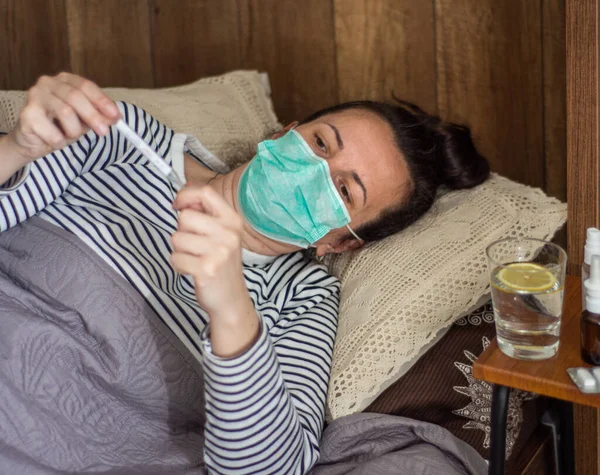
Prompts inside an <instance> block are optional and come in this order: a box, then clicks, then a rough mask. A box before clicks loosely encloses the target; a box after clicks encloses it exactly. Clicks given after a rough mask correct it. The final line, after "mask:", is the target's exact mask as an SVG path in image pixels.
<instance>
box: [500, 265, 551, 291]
mask: <svg viewBox="0 0 600 475" xmlns="http://www.w3.org/2000/svg"><path fill="white" fill-rule="evenodd" d="M496 277H497V279H498V280H499V281H500V282H501V283H502V284H504V285H505V286H506V287H508V288H509V289H511V290H516V291H519V292H532V293H533V292H544V291H545V290H549V289H551V288H552V287H554V285H555V284H556V276H555V275H554V274H553V273H552V272H550V271H549V270H548V269H546V268H545V267H544V266H541V265H539V264H532V263H531V262H515V263H514V264H509V265H507V266H506V267H504V268H503V269H501V270H500V272H498V274H497V276H496Z"/></svg>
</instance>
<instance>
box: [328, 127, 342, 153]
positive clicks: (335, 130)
mask: <svg viewBox="0 0 600 475" xmlns="http://www.w3.org/2000/svg"><path fill="white" fill-rule="evenodd" d="M325 123H326V124H327V125H328V126H329V127H331V130H333V133H334V134H335V139H336V140H337V144H338V147H339V148H344V142H343V141H342V137H341V136H340V131H339V130H338V129H337V127H336V126H335V125H331V124H330V123H329V122H325Z"/></svg>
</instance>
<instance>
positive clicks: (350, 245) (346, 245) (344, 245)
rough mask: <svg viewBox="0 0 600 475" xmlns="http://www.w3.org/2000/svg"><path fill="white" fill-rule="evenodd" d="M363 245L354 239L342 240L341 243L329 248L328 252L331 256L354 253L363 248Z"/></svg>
mask: <svg viewBox="0 0 600 475" xmlns="http://www.w3.org/2000/svg"><path fill="white" fill-rule="evenodd" d="M363 245H364V242H363V241H359V240H358V239H356V238H352V239H344V240H343V241H342V242H339V243H337V244H334V245H333V246H331V251H330V252H331V253H333V254H340V253H342V252H346V251H354V250H355V249H360V248H361V247H363Z"/></svg>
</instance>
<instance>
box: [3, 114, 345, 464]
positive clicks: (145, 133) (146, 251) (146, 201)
mask: <svg viewBox="0 0 600 475" xmlns="http://www.w3.org/2000/svg"><path fill="white" fill-rule="evenodd" d="M118 105H119V108H120V110H121V112H122V114H123V116H124V119H125V121H126V122H128V123H129V125H130V126H131V127H132V128H133V129H134V130H136V131H137V132H138V133H139V134H140V135H141V136H142V137H143V138H144V139H145V140H146V142H147V143H149V144H151V146H152V147H153V148H154V150H155V151H156V152H157V153H158V154H159V155H161V156H163V157H164V158H165V160H166V161H167V162H168V163H169V164H171V165H172V166H173V167H174V169H175V170H179V173H180V174H181V173H182V171H183V160H184V158H183V157H184V152H187V153H189V154H190V155H192V156H193V157H194V158H196V159H197V160H199V161H201V162H202V163H204V164H205V165H206V166H208V167H210V168H212V169H214V170H216V171H224V170H225V168H226V167H225V166H224V165H223V163H222V162H220V161H219V160H218V159H216V157H214V156H213V155H211V154H210V153H209V152H208V151H207V150H206V149H204V148H203V147H202V146H201V145H200V143H199V142H198V141H197V140H196V139H195V138H193V137H191V136H187V135H184V134H175V133H174V132H173V131H172V130H170V129H169V128H168V127H166V126H164V125H163V124H161V123H159V122H158V121H157V120H155V119H154V118H153V117H151V116H150V115H148V114H147V113H146V112H144V111H143V110H142V109H140V108H138V107H135V106H133V105H130V104H126V103H119V104H118ZM0 160H1V157H0ZM174 197H175V189H174V188H173V186H172V184H171V183H170V182H169V181H168V180H166V179H165V178H164V177H163V176H162V175H161V174H160V173H159V172H158V171H157V170H156V169H155V168H153V167H152V166H151V165H150V164H149V163H148V162H147V160H146V159H145V158H144V157H143V156H142V155H141V154H140V153H139V152H138V151H137V150H136V149H134V148H133V147H132V146H130V144H129V143H128V142H127V141H126V140H125V139H124V137H122V136H121V135H120V134H119V132H118V131H117V130H116V128H114V127H111V130H110V133H109V134H108V135H107V136H105V137H100V136H97V135H96V134H95V133H94V132H93V131H90V132H88V133H87V134H86V135H84V136H83V137H81V138H80V139H79V140H78V141H77V142H75V143H73V144H72V145H70V146H68V147H66V148H64V149H62V150H59V151H57V152H54V153H51V154H49V155H47V156H45V157H43V158H40V159H38V160H36V161H35V162H32V163H30V164H29V165H27V166H26V167H25V168H23V169H22V170H20V171H18V172H17V173H15V175H14V176H13V177H11V178H10V179H9V180H8V181H7V182H6V183H4V184H3V185H1V184H0V232H1V231H4V230H6V229H8V228H10V227H11V226H14V225H16V224H18V223H19V222H21V221H23V220H26V219H27V218H29V217H30V216H32V215H38V216H40V217H41V218H43V219H45V220H47V221H49V222H51V223H53V224H55V225H56V226H59V227H61V228H63V229H66V230H68V231H70V232H72V233H74V234H75V235H77V236H78V237H79V238H80V239H82V240H83V241H84V242H85V243H86V244H87V245H89V246H90V247H91V248H92V249H93V250H94V251H95V252H97V253H98V254H99V255H100V256H101V257H102V258H103V259H104V260H105V261H106V262H107V263H108V264H109V265H111V266H112V267H113V268H114V269H115V270H116V271H117V272H118V273H119V274H121V275H122V276H123V277H124V278H125V279H126V280H127V281H129V282H130V283H131V285H133V286H134V287H135V288H136V289H137V290H138V291H139V292H140V293H141V294H142V295H143V296H144V298H145V299H146V301H147V302H148V303H149V305H150V306H151V307H152V308H153V309H154V310H155V311H156V313H157V314H158V316H159V317H160V318H161V319H162V321H163V322H164V323H165V325H167V326H168V327H169V328H170V329H171V330H172V331H173V332H174V333H175V334H176V335H177V336H178V337H179V338H180V339H181V340H182V341H183V343H184V344H185V345H186V347H187V348H188V349H189V350H190V352H192V353H193V354H194V355H195V356H196V357H197V358H198V359H199V360H201V361H202V365H203V368H204V372H205V398H206V426H205V447H204V458H205V463H206V466H207V468H208V469H209V471H210V472H211V473H225V474H234V473H282V474H291V473H306V472H307V471H308V470H309V469H310V467H311V466H312V465H313V464H314V463H315V462H316V460H317V458H318V453H319V452H318V444H319V439H320V436H321V432H322V428H323V423H324V415H325V398H326V394H327V385H328V382H329V374H330V368H331V358H332V353H333V344H334V338H335V333H336V325H337V311H338V305H339V283H338V281H337V280H336V279H335V278H333V277H331V276H330V275H328V274H327V273H326V272H325V270H324V268H323V267H321V266H318V265H315V264H314V263H311V262H309V261H307V260H306V259H305V258H304V257H303V255H302V254H300V253H294V254H288V255H284V256H279V257H277V258H267V257H264V256H258V255H253V254H251V253H248V252H244V276H245V280H246V284H247V287H248V290H249V293H250V296H251V298H252V300H253V302H254V306H255V308H256V310H257V313H258V315H259V318H260V321H261V333H260V337H259V339H258V341H257V342H256V343H255V344H254V345H253V346H252V347H251V348H250V349H249V350H248V351H247V352H245V353H244V354H242V355H240V356H238V357H235V358H231V359H224V358H219V357H218V356H216V355H214V354H212V351H211V346H210V339H209V338H207V335H206V333H207V332H206V331H205V330H206V329H207V323H208V315H207V314H206V313H205V312H204V311H203V310H202V308H200V306H199V305H198V303H197V302H196V298H195V294H194V283H193V279H191V278H190V277H189V276H185V275H180V274H178V273H177V272H175V271H174V270H173V268H172V266H171V265H170V260H169V259H170V253H171V251H172V248H171V245H170V235H171V234H172V233H173V232H174V231H175V230H176V227H177V216H176V214H175V212H174V211H173V209H172V207H171V203H172V202H173V199H174Z"/></svg>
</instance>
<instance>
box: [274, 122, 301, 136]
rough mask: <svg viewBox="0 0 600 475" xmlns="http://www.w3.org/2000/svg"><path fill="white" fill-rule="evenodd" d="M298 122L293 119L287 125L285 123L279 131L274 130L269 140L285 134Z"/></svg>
mask: <svg viewBox="0 0 600 475" xmlns="http://www.w3.org/2000/svg"><path fill="white" fill-rule="evenodd" d="M299 123H300V122H298V121H297V120H295V121H294V122H290V123H289V124H288V125H286V126H285V127H284V128H283V129H281V130H280V131H279V132H275V133H274V134H273V135H272V136H271V140H277V139H278V138H279V137H283V136H284V135H285V134H287V133H288V132H289V131H290V130H292V129H293V128H294V127H296V126H297V125H298V124H299Z"/></svg>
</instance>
